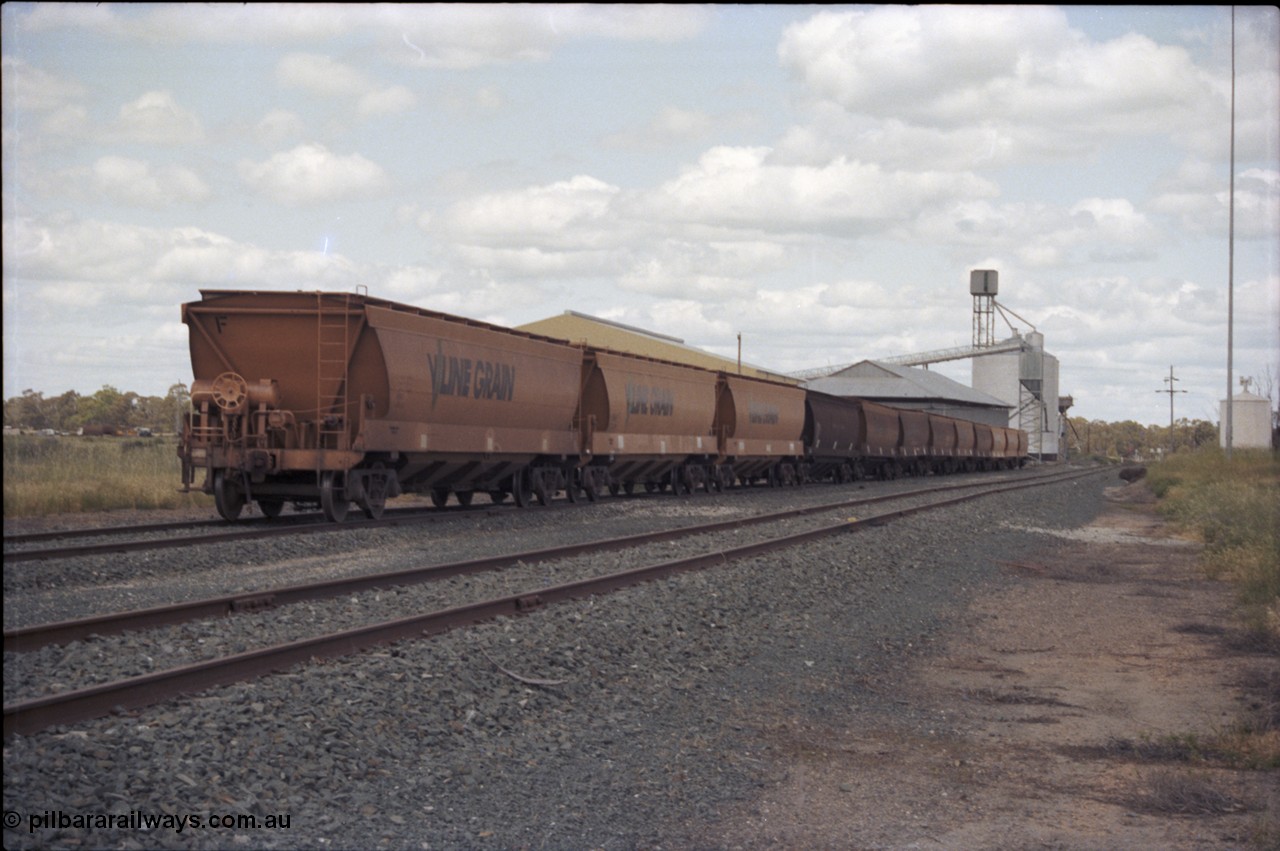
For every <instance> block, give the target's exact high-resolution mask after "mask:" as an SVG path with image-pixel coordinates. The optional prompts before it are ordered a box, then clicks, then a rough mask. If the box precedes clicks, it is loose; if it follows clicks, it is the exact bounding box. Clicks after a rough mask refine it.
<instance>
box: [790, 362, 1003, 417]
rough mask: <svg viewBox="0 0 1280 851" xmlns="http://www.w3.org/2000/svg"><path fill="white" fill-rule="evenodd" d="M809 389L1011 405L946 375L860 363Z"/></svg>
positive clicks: (811, 383)
mask: <svg viewBox="0 0 1280 851" xmlns="http://www.w3.org/2000/svg"><path fill="white" fill-rule="evenodd" d="M805 386H806V387H808V388H809V389H811V390H816V391H818V392H820V393H827V394H829V395H832V396H857V397H860V398H863V399H874V400H878V401H885V402H894V401H898V402H905V401H922V402H923V401H946V402H959V403H963V404H965V405H972V406H975V407H990V408H1006V409H1007V408H1008V407H1009V405H1008V403H1006V402H1003V401H1001V400H1000V399H997V398H995V397H994V396H989V395H987V394H986V393H983V392H981V391H978V390H974V389H973V388H972V387H966V386H965V385H963V384H961V383H960V382H958V381H952V380H951V379H950V378H947V377H946V376H945V375H939V374H938V373H936V372H930V371H929V370H927V369H917V368H914V367H909V366H894V365H891V364H884V363H877V362H875V361H869V360H864V361H859V362H858V363H855V364H852V365H851V366H847V367H845V368H844V369H842V370H840V371H839V372H837V373H834V374H832V375H828V376H826V377H824V378H815V379H814V380H812V381H808V382H806V383H805Z"/></svg>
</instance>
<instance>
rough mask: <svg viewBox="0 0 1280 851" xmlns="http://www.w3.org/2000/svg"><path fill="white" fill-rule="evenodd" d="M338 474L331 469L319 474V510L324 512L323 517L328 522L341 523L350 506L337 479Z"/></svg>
mask: <svg viewBox="0 0 1280 851" xmlns="http://www.w3.org/2000/svg"><path fill="white" fill-rule="evenodd" d="M338 475H339V474H338V473H337V472H335V471H333V470H325V471H324V473H322V474H321V475H320V510H322V511H323V512H324V517H325V519H326V520H328V521H329V522H330V523H341V522H342V521H343V520H346V519H347V509H348V508H350V507H351V504H350V503H349V502H347V497H346V494H345V493H344V488H343V487H342V484H341V482H339V481H338Z"/></svg>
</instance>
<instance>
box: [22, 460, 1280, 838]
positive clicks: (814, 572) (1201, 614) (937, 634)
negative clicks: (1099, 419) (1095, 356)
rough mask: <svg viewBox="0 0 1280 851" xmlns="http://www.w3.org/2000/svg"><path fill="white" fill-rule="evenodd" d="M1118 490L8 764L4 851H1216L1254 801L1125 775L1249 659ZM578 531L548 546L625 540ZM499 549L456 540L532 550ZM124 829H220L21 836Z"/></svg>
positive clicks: (890, 538) (1224, 613) (480, 640)
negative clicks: (1170, 803) (162, 819)
mask: <svg viewBox="0 0 1280 851" xmlns="http://www.w3.org/2000/svg"><path fill="white" fill-rule="evenodd" d="M1117 481H1118V480H1117V479H1115V477H1114V475H1108V476H1101V475H1099V476H1092V477H1089V478H1086V479H1081V480H1077V481H1075V482H1071V483H1066V484H1059V485H1054V486H1050V487H1046V488H1037V489H1032V490H1028V491H1021V492H1018V493H1015V494H1005V495H998V496H992V497H986V498H983V499H981V500H978V501H976V502H974V503H970V504H967V505H965V506H956V507H952V508H948V509H944V510H942V511H940V512H937V513H936V514H930V515H927V516H924V515H922V516H917V517H912V518H908V519H906V520H903V521H900V522H896V523H893V524H889V525H886V526H881V527H875V528H871V529H868V530H866V531H864V532H860V533H859V534H856V535H850V536H840V537H838V538H833V539H827V540H826V541H824V542H821V543H816V544H811V545H807V546H806V547H803V548H800V549H797V550H795V551H791V552H788V553H783V554H776V555H773V556H768V557H761V558H757V559H751V560H747V561H743V562H738V563H734V564H731V565H728V566H726V567H724V568H721V569H718V570H715V571H709V572H703V573H697V574H687V575H683V576H680V577H676V578H672V579H669V580H665V581H661V582H655V583H649V584H647V585H644V586H639V587H636V588H633V589H628V590H626V591H624V592H621V593H619V594H616V595H612V596H610V597H608V598H602V599H591V600H584V601H580V602H577V603H574V604H569V605H565V606H556V607H551V608H549V609H546V610H539V611H536V612H534V613H532V614H530V615H527V616H525V617H521V618H515V619H502V620H499V621H497V622H493V623H489V624H484V625H481V626H478V627H476V628H474V629H469V630H461V631H457V632H455V633H450V634H448V635H445V636H441V637H438V638H436V639H432V640H430V641H418V642H401V643H399V644H396V645H392V646H389V647H385V648H382V649H380V650H377V651H374V652H370V653H364V654H360V655H358V656H356V657H351V658H347V659H340V660H333V661H329V662H316V663H313V664H311V665H306V666H300V667H298V668H294V669H291V670H290V671H288V672H285V673H282V674H280V675H279V676H275V677H270V678H267V679H264V680H259V681H256V682H253V683H245V684H241V685H237V686H229V687H226V688H222V689H216V690H212V691H210V692H206V693H203V694H200V695H196V696H193V697H191V698H188V699H184V700H180V701H174V702H171V703H168V704H164V705H160V706H156V707H152V708H149V709H146V710H142V711H139V712H136V713H127V714H122V715H118V716H113V717H109V718H104V719H99V720H97V721H94V722H90V723H87V724H84V725H78V726H76V727H74V728H55V729H53V730H49V731H46V732H44V733H40V734H37V735H34V736H30V737H26V738H15V739H11V740H9V741H7V742H5V747H4V797H5V810H6V827H5V830H4V846H5V847H6V848H36V847H42V848H43V847H49V848H84V847H92V848H172V847H182V848H244V847H252V848H295V847H308V848H412V849H434V848H493V849H507V848H511V849H519V848H557V849H579V848H581V849H596V848H601V849H632V848H645V849H662V848H672V849H684V848H725V849H733V848H742V849H757V848H770V849H772V848H916V847H947V848H957V847H963V848H1026V847H1054V848H1115V847H1124V846H1128V847H1163V848H1202V847H1207V846H1218V845H1226V846H1228V847H1245V848H1247V847H1249V846H1250V842H1251V841H1252V840H1251V837H1252V836H1254V835H1255V832H1256V831H1257V830H1258V827H1257V826H1258V825H1259V824H1260V823H1264V822H1265V819H1267V818H1272V819H1274V818H1275V813H1276V806H1275V794H1276V784H1275V780H1276V776H1275V774H1271V775H1264V774H1260V773H1251V774H1246V773H1235V772H1228V771H1223V770H1220V769H1216V768H1213V767H1212V766H1206V765H1182V764H1174V763H1170V762H1168V761H1162V762H1153V761H1151V760H1150V759H1147V760H1141V759H1137V758H1135V757H1134V752H1135V751H1137V750H1140V749H1141V748H1140V747H1139V746H1140V745H1141V744H1142V743H1144V742H1148V741H1158V740H1160V739H1161V737H1165V736H1184V737H1185V736H1190V735H1196V734H1201V735H1205V734H1208V733H1211V732H1213V731H1215V730H1217V729H1219V728H1221V727H1222V726H1223V725H1226V724H1229V723H1230V722H1231V720H1232V719H1234V718H1235V717H1238V715H1239V714H1240V712H1241V711H1242V709H1243V708H1244V706H1245V704H1246V703H1247V702H1249V701H1252V700H1258V699H1260V694H1261V692H1262V691H1263V690H1265V689H1268V688H1269V689H1271V691H1272V692H1273V693H1274V690H1275V688H1276V683H1277V677H1280V671H1277V667H1278V663H1277V660H1276V659H1274V658H1271V657H1265V656H1260V655H1257V654H1253V655H1251V654H1250V653H1249V652H1248V651H1246V650H1242V649H1233V645H1232V644H1231V642H1230V640H1229V639H1230V637H1231V619H1230V603H1231V599H1230V590H1229V589H1228V588H1226V587H1225V586H1222V585H1219V584H1216V583H1210V582H1206V581H1204V580H1203V579H1201V578H1200V577H1199V575H1198V573H1197V572H1196V570H1195V566H1194V557H1195V551H1194V548H1193V547H1190V546H1188V545H1186V544H1185V543H1176V542H1175V545H1170V544H1169V541H1168V534H1167V532H1166V531H1165V530H1162V529H1159V528H1158V526H1157V524H1155V521H1154V520H1153V519H1152V516H1151V515H1150V514H1149V513H1148V511H1147V510H1146V509H1144V508H1143V507H1142V506H1141V505H1138V506H1136V507H1135V506H1134V505H1133V504H1132V503H1118V502H1116V501H1115V498H1116V497H1123V496H1125V495H1127V494H1132V493H1136V492H1139V491H1138V490H1137V489H1124V490H1121V489H1119V488H1116V487H1113V486H1114V485H1116V484H1117ZM1108 494H1109V495H1110V497H1111V498H1110V499H1108ZM670 505H673V506H674V505H676V503H672V504H670ZM680 505H684V503H680ZM689 505H691V506H693V507H694V508H697V507H698V506H699V505H700V504H699V503H697V502H696V501H691V502H690V503H689ZM714 506H715V503H707V504H706V507H707V508H712V507H714ZM601 507H602V508H603V510H600V508H596V509H587V510H584V511H583V512H576V513H571V516H572V517H574V519H575V520H577V521H580V522H584V523H585V522H590V521H591V519H592V518H596V519H597V520H599V519H600V518H609V522H610V523H611V524H617V523H622V522H624V521H625V519H626V518H625V516H624V509H625V511H630V509H629V508H627V506H625V505H623V504H621V503H620V504H618V505H617V506H615V507H613V508H609V507H607V503H602V504H601ZM646 510H648V509H646ZM591 511H594V512H595V513H594V514H592V513H588V512H591ZM530 522H533V521H530V520H529V519H528V518H522V519H521V520H520V521H519V523H520V525H519V528H517V529H508V528H506V527H507V524H506V523H505V522H502V523H499V522H498V521H491V522H486V523H485V524H484V526H483V527H479V528H481V529H482V530H483V531H484V535H485V536H493V535H501V536H503V537H505V536H507V535H509V534H511V533H513V532H514V533H515V534H518V535H520V536H521V537H528V536H530V535H532V534H535V532H536V533H539V534H541V533H544V532H545V534H548V535H550V534H560V533H563V532H562V530H563V527H564V523H565V520H564V518H560V517H547V518H546V520H545V524H546V525H545V529H543V528H542V527H539V528H538V529H534V528H533V527H529V528H526V527H525V524H526V523H530ZM556 530H561V531H560V532H557V531H556ZM480 537H481V536H477V540H479V539H480ZM275 557H277V556H276V555H273V558H275ZM348 557H349V556H348V555H345V554H342V553H335V552H329V553H310V552H297V551H294V550H291V549H290V550H284V551H281V552H280V553H278V558H279V559H280V560H281V561H280V563H282V564H289V565H295V566H305V565H311V566H312V567H313V568H314V567H319V566H323V565H326V564H328V562H329V561H330V560H332V559H334V558H348ZM367 557H369V558H383V559H385V558H388V557H390V551H389V550H388V549H387V548H385V547H384V548H382V549H380V550H370V551H369V552H368V553H367ZM608 564H609V561H608V560H607V559H606V560H604V561H603V564H602V566H605V567H607V566H608ZM535 681H536V682H535ZM1126 743H1128V745H1127V746H1126ZM1184 771H1185V772H1190V773H1191V774H1192V775H1194V777H1193V778H1192V779H1194V780H1195V781H1196V782H1197V783H1199V784H1201V786H1206V787H1211V788H1212V789H1213V790H1215V791H1217V792H1220V793H1221V794H1220V795H1219V797H1217V798H1213V799H1209V800H1225V801H1227V802H1228V804H1230V806H1228V807H1227V808H1226V809H1227V811H1226V812H1209V813H1205V814H1196V815H1182V814H1177V813H1168V812H1162V811H1160V810H1159V808H1158V807H1156V806H1154V805H1155V804H1156V803H1157V801H1156V798H1155V797H1154V796H1153V794H1152V790H1153V788H1154V781H1156V780H1159V779H1160V778H1161V777H1165V776H1167V775H1170V774H1172V775H1174V776H1175V777H1176V776H1181V773H1182V772H1184ZM10 812H13V813H15V814H17V815H18V816H19V819H20V820H19V823H18V826H17V827H11V825H10V824H9V823H8V819H9V813H10ZM135 812H137V813H144V814H148V815H151V816H169V817H171V818H178V817H182V816H188V817H190V816H199V817H201V818H203V819H204V820H205V821H206V823H207V822H208V821H209V819H210V818H211V817H227V816H231V817H234V818H236V819H240V821H239V822H238V823H237V824H236V825H235V826H221V827H218V828H213V829H210V828H207V827H206V828H205V829H194V828H188V829H185V830H183V831H181V832H178V831H177V830H175V829H173V828H172V827H168V826H161V827H157V828H152V829H139V828H138V827H136V826H134V825H132V824H125V825H121V824H119V823H117V824H114V825H112V824H107V825H106V826H103V824H102V823H101V822H99V823H81V824H74V823H73V824H63V825H53V826H44V825H41V826H39V827H37V828H35V829H31V824H32V822H31V818H32V816H36V817H39V816H42V815H45V814H51V815H52V814H66V815H67V816H75V817H80V816H86V815H88V816H95V815H98V816H100V815H112V816H115V817H125V816H128V815H129V814H130V813H135ZM279 816H285V817H287V818H288V823H287V824H286V825H283V826H280V825H279V824H278V823H277V825H276V826H275V827H265V826H264V825H265V823H266V820H267V819H269V818H272V817H279ZM55 817H56V816H55ZM247 819H255V820H256V827H255V828H250V827H245V826H244V825H245V820H247Z"/></svg>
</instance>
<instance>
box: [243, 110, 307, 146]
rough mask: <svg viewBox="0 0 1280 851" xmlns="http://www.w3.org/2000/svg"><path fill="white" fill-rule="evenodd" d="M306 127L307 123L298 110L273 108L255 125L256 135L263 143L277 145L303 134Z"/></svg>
mask: <svg viewBox="0 0 1280 851" xmlns="http://www.w3.org/2000/svg"><path fill="white" fill-rule="evenodd" d="M304 128H305V124H304V123H303V121H302V118H301V116H299V115H298V114H297V113H296V112H291V111H289V110H287V109H273V110H272V111H271V112H268V113H267V114H266V115H265V116H263V118H262V120H261V121H259V122H258V123H257V125H256V126H255V127H254V135H255V136H256V137H257V139H258V141H260V142H261V143H262V144H264V145H267V146H269V147H275V146H276V145H280V144H282V143H284V142H286V141H289V140H290V139H296V138H297V137H299V136H301V135H302V133H303V130H304Z"/></svg>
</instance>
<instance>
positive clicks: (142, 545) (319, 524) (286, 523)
mask: <svg viewBox="0 0 1280 851" xmlns="http://www.w3.org/2000/svg"><path fill="white" fill-rule="evenodd" d="M494 510H510V508H506V507H503V506H497V505H479V506H476V507H474V508H463V507H462V506H446V507H444V508H425V507H423V508H400V509H395V511H396V513H397V516H394V517H388V516H386V515H383V516H382V517H381V518H379V519H378V520H369V519H367V518H366V519H363V520H360V521H358V522H355V523H330V522H328V521H327V520H321V521H317V520H315V519H314V517H319V516H321V515H319V514H316V515H314V516H313V515H310V514H307V515H295V516H293V517H288V518H284V519H274V520H261V521H253V522H255V524H258V523H261V524H262V525H261V526H257V525H255V528H251V529H245V528H243V526H241V527H239V528H237V529H235V530H234V531H228V532H212V533H210V534H207V535H191V536H187V537H180V538H155V539H154V540H150V541H121V542H118V543H107V544H84V545H81V546H75V547H52V548H49V549H41V550H13V551H12V552H6V553H5V554H4V560H5V562H6V563H13V562H29V561H43V560H47V559H59V558H74V557H77V556H91V555H111V554H113V553H125V552H138V551H142V550H164V549H177V548H179V547H196V546H200V545H202V544H225V543H229V542H234V541H257V540H261V539H263V538H274V537H278V536H282V535H311V534H315V533H318V532H358V531H360V530H362V529H384V528H388V527H394V526H402V525H405V524H407V523H430V522H434V521H435V520H437V519H438V518H439V516H440V514H442V513H444V512H449V513H453V512H457V511H481V512H483V511H494ZM205 524H208V525H211V526H221V527H223V528H227V527H229V526H230V525H231V524H229V523H227V522H226V521H225V520H209V521H199V520H198V521H195V523H175V524H166V523H157V524H152V525H150V526H123V527H119V528H120V529H121V530H122V531H121V532H112V531H107V530H86V531H84V532H76V533H69V534H63V535H59V534H58V533H53V532H37V533H34V534H36V535H41V536H46V535H47V536H48V537H50V538H56V537H89V536H90V535H92V534H93V533H94V532H100V534H102V535H103V536H104V537H105V536H107V535H114V534H125V533H128V532H140V531H141V532H149V531H163V530H164V529H163V527H166V526H171V527H172V528H175V529H176V528H183V527H190V526H193V525H205ZM13 542H14V541H13V539H10V538H6V539H5V543H6V544H8V543H13Z"/></svg>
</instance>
